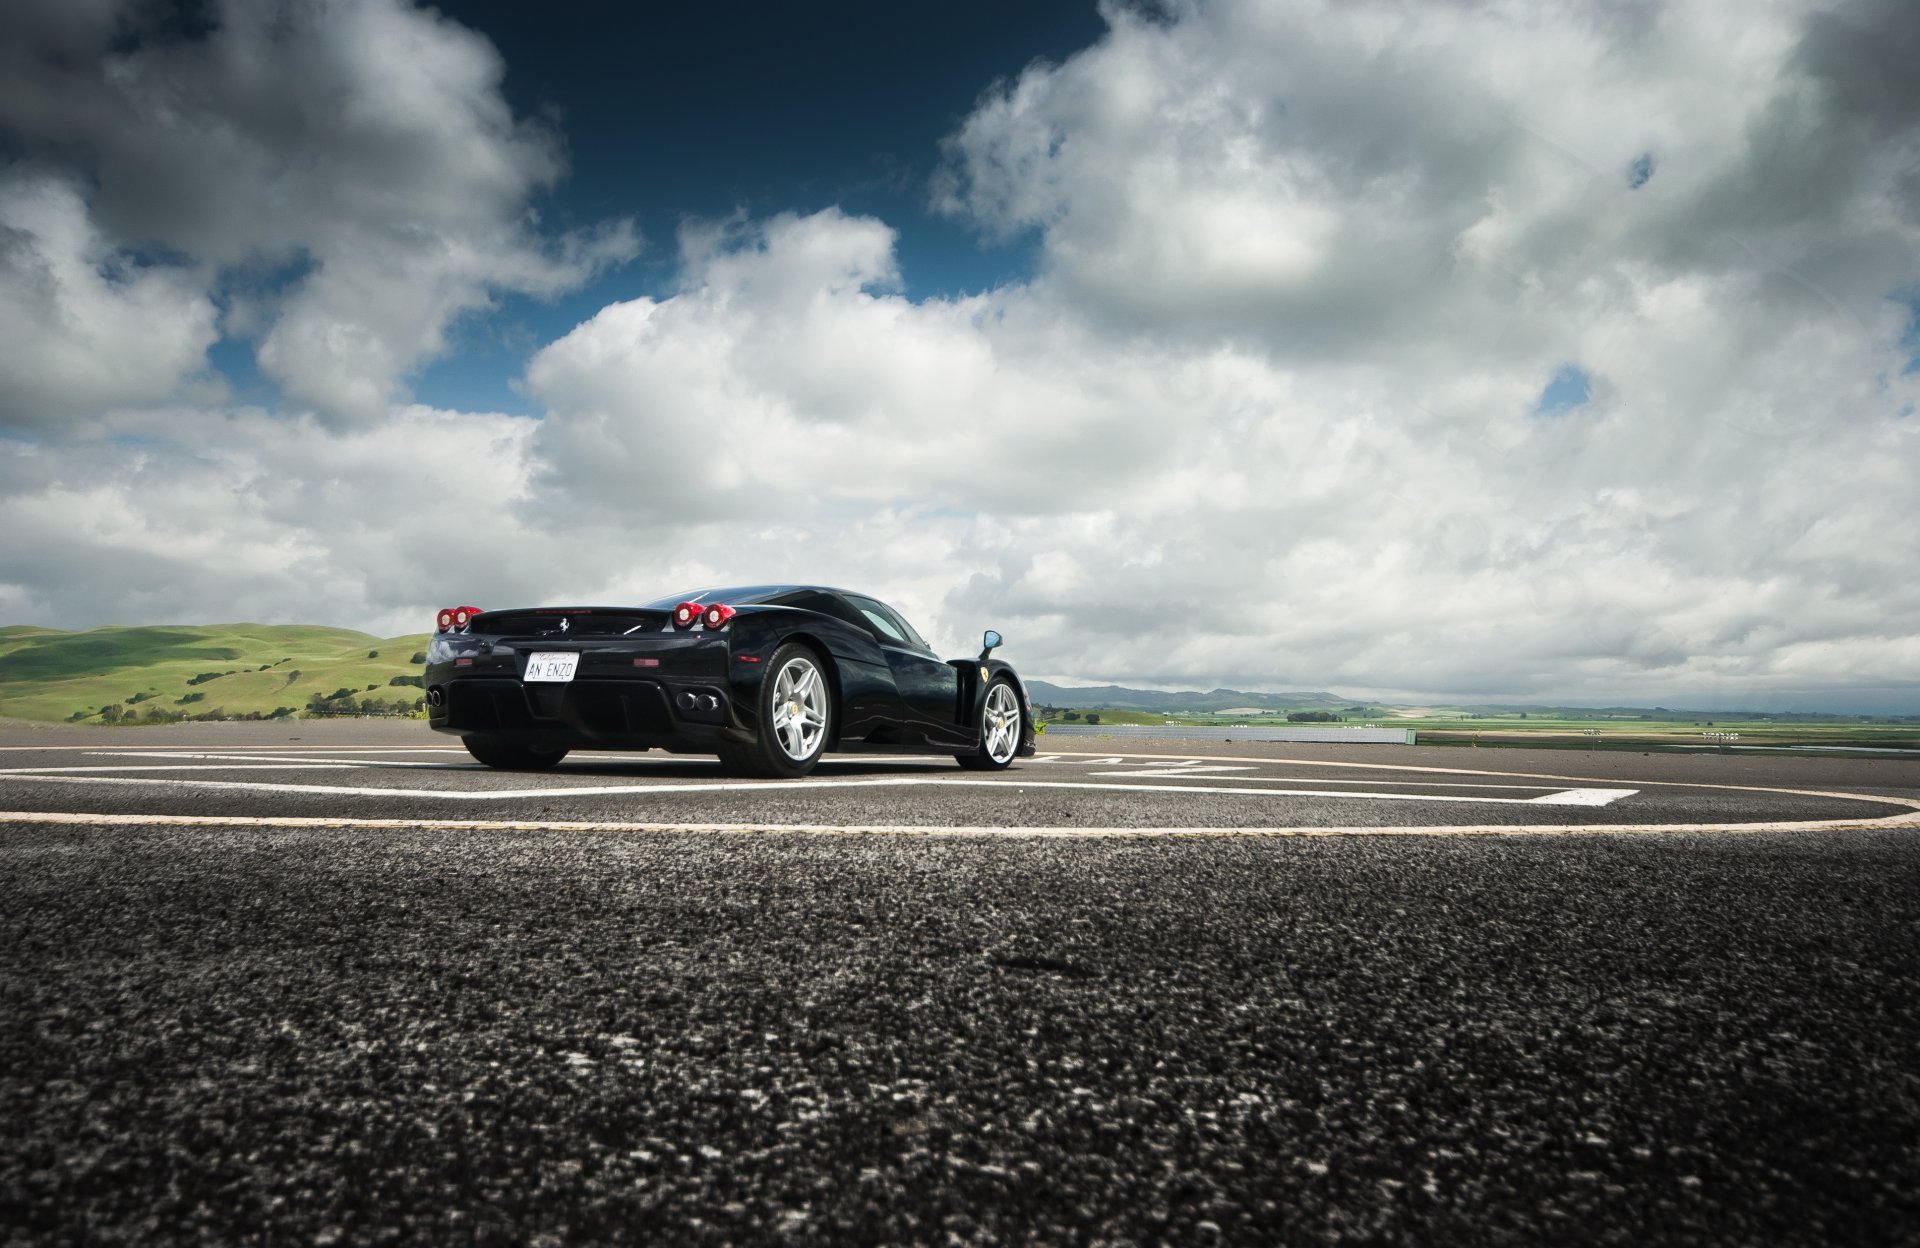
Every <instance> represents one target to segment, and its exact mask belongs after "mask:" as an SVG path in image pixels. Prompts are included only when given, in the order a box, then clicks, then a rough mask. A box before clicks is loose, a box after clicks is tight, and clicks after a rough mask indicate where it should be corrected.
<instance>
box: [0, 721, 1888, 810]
mask: <svg viewBox="0 0 1920 1248" xmlns="http://www.w3.org/2000/svg"><path fill="white" fill-rule="evenodd" d="M1108 744H1113V743H1107V742H1101V741H1098V740H1094V741H1091V742H1090V741H1088V740H1087V739H1086V738H1085V737H1074V738H1072V739H1071V741H1070V742H1068V743H1066V744H1065V745H1064V747H1063V748H1059V749H1048V750H1043V751H1042V752H1041V754H1040V755H1039V756H1038V757H1037V758H1034V759H1023V760H1020V761H1019V762H1018V763H1017V764H1016V765H1015V766H1014V767H1013V768H1012V769H1010V770H1009V771H1007V772H1004V773H999V774H986V775H983V774H981V773H976V772H966V771H962V770H961V769H960V768H959V767H957V766H955V764H954V762H953V760H952V759H951V758H949V757H944V756H939V755H934V756H913V755H904V756H897V755H839V756H833V757H830V758H828V759H826V760H824V761H823V762H822V764H821V766H820V767H819V769H818V770H817V771H816V772H815V773H814V774H813V775H811V776H809V777H807V778H805V779H803V780H796V781H765V780H737V779H733V778H731V777H728V776H726V775H725V774H724V773H722V771H721V770H720V767H719V764H718V762H717V761H716V760H713V759H709V758H704V757H697V756H686V755H669V754H664V753H660V752H650V753H641V754H614V753H591V752H587V753H576V754H573V755H570V756H569V757H568V758H567V759H566V760H565V761H564V762H563V763H562V764H561V765H560V766H559V767H558V768H556V769H555V770H553V771H550V772H542V773H527V772H499V771H492V770H490V769H488V768H486V767H483V766H481V765H480V764H478V763H476V762H474V761H473V760H472V758H470V757H469V756H468V755H467V753H466V751H465V750H464V749H462V748H461V746H460V743H459V741H458V740H457V739H454V738H451V737H445V736H440V735H437V734H435V733H432V732H430V731H427V730H426V729H424V728H423V727H422V726H420V725H419V724H417V723H412V722H404V723H395V724H375V725H369V724H367V723H365V722H363V721H318V722H316V721H301V722H297V723H293V724H287V725H281V724H265V725H263V724H255V723H247V724H209V725H181V726H178V727H176V728H157V729H135V730H124V729H123V730H93V731H84V730H81V731H73V732H68V733H61V732H53V731H49V730H40V731H35V730H19V729H15V730H11V731H8V730H0V811H13V812H17V813H21V814H27V815H32V816H36V817H47V816H53V815H57V814H59V813H61V812H73V813H80V814H85V815H89V816H95V815H103V814H117V815H140V816H167V817H173V818H181V817H184V818H206V817H221V818H236V817H239V818H248V819H261V820H281V819H322V820H341V819H349V820H400V821H406V822H417V821H425V822H429V823H434V824H442V823H450V822H464V823H469V824H476V825H484V824H501V823H513V824H541V825H544V824H565V825H588V824H591V825H599V826H631V827H634V828H663V829H685V828H715V827H725V828H741V829H753V830H773V831H792V830H803V829H804V830H819V829H860V830H866V831H875V832H878V831H901V832H906V831H942V830H944V831H950V832H953V831H959V832H986V831H992V832H999V833H1002V834H1004V833H1005V832H1007V831H1008V830H1019V831H1021V832H1025V833H1028V834H1037V833H1044V832H1047V831H1056V830H1064V831H1071V832H1072V833H1073V834H1075V835H1085V834H1087V833H1088V832H1090V831H1100V830H1113V831H1121V830H1149V829H1156V830H1164V831H1169V832H1171V831H1181V830H1184V831H1189V832H1195V833H1219V832H1224V831H1230V830H1233V831H1254V832H1263V831H1278V830H1292V831H1296V832H1302V831H1314V830H1322V831H1342V832H1352V831H1364V830H1369V829H1398V830H1402V831H1409V830H1420V829H1428V830H1445V831H1474V830H1480V831H1506V830H1514V829H1523V830H1543V831H1550V830H1562V831H1564V830H1577V829H1581V828H1588V827H1606V828H1616V829H1629V828H1653V829H1684V828H1688V827H1699V826H1712V827H1722V828H1726V827H1742V828H1770V827H1777V826H1782V825H1792V826H1796V827H1801V828H1811V827H1845V826H1859V825H1865V824H1869V823H1874V822H1886V821H1893V822H1895V823H1898V822H1902V821H1909V822H1910V821H1913V820H1909V819H1908V818H1907V817H1909V816H1912V817H1913V819H1920V762H1909V761H1905V760H1879V759H1869V760H1864V761H1861V760H1847V759H1831V758H1810V759H1800V758H1791V759H1751V758H1736V757H1728V756H1720V755H1697V756H1684V755H1682V756H1674V755H1653V754H1618V753H1612V752H1608V753H1599V752H1595V753H1583V752H1580V751H1569V750H1556V751H1542V750H1493V749H1487V750H1463V749H1458V748H1445V747H1428V748H1419V747H1405V746H1377V745H1376V746H1333V745H1300V744H1291V743H1259V744H1254V743H1225V742H1204V743H1198V744H1199V745H1200V746H1201V747H1203V748H1200V749H1193V748H1192V747H1193V746H1194V745H1195V744H1196V743H1193V742H1187V743H1169V742H1154V741H1135V740H1131V739H1130V740H1128V741H1127V742H1125V745H1124V748H1120V747H1118V746H1116V748H1114V749H1112V750H1106V749H1103V748H1102V747H1103V746H1105V745H1108ZM1182 744H1184V746H1185V747H1186V748H1184V749H1183V748H1182Z"/></svg>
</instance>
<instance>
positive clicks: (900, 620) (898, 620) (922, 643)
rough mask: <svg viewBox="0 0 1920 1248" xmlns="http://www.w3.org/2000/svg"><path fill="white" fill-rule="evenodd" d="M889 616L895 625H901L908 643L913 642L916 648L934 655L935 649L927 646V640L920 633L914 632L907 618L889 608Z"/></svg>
mask: <svg viewBox="0 0 1920 1248" xmlns="http://www.w3.org/2000/svg"><path fill="white" fill-rule="evenodd" d="M887 616H888V618H890V619H891V620H892V621H893V622H894V623H895V624H897V625H899V627H900V629H901V631H903V632H905V633H906V635H907V640H908V641H910V642H912V643H913V644H914V645H916V646H919V647H920V648H921V649H922V650H925V651H926V652H927V653H929V654H931V653H933V647H932V646H930V645H928V644H927V639H926V638H924V637H922V636H921V635H920V634H919V633H918V632H916V631H915V630H914V627H913V625H911V624H909V623H907V617H906V616H904V615H901V614H900V613H899V612H898V611H895V610H894V609H893V608H892V607H888V608H887Z"/></svg>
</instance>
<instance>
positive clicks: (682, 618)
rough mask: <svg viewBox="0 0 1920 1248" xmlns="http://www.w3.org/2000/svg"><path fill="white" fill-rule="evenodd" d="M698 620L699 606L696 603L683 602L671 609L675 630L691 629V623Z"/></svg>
mask: <svg viewBox="0 0 1920 1248" xmlns="http://www.w3.org/2000/svg"><path fill="white" fill-rule="evenodd" d="M699 618H700V604H699V603H697V602H683V603H681V604H680V605H679V606H677V607H675V608H674V609H673V626H674V627H675V628H692V627H693V622H694V621H695V620H697V619H699Z"/></svg>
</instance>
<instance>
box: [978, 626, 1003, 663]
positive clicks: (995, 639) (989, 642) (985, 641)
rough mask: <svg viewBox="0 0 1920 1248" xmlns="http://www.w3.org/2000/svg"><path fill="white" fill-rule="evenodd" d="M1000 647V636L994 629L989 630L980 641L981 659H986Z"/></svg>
mask: <svg viewBox="0 0 1920 1248" xmlns="http://www.w3.org/2000/svg"><path fill="white" fill-rule="evenodd" d="M999 645H1000V634H999V633H996V632H994V631H993V630H992V629H988V630H987V632H986V635H985V636H984V637H982V638H981V639H980V647H981V649H980V657H981V658H983V659H984V658H986V657H987V656H988V655H990V654H992V653H993V652H994V650H995V649H997V648H998V647H999Z"/></svg>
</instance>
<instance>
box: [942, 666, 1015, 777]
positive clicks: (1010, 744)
mask: <svg viewBox="0 0 1920 1248" xmlns="http://www.w3.org/2000/svg"><path fill="white" fill-rule="evenodd" d="M979 728H980V748H979V749H978V750H976V751H975V752H973V753H971V754H956V755H954V757H955V758H957V759H958V760H959V761H960V765H961V766H962V767H970V768H973V769H974V770H976V771H1001V770H1004V769H1005V768H1006V767H1007V766H1008V765H1009V764H1011V763H1012V762H1013V756H1014V755H1015V754H1017V753H1019V751H1020V695H1019V694H1017V693H1015V692H1014V691H1013V682H1012V681H1011V680H1008V679H1007V678H1006V677H1005V676H996V677H994V679H993V683H992V684H990V685H988V686H987V696H986V697H985V698H983V699H981V702H980V724H979Z"/></svg>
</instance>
